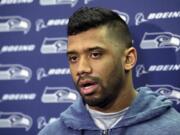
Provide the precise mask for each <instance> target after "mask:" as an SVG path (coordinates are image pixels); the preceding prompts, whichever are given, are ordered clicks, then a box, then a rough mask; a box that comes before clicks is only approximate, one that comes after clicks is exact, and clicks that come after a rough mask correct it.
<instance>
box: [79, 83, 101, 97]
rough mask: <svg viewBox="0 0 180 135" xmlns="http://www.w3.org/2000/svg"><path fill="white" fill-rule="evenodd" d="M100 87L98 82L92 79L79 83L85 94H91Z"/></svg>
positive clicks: (81, 90)
mask: <svg viewBox="0 0 180 135" xmlns="http://www.w3.org/2000/svg"><path fill="white" fill-rule="evenodd" d="M97 87H98V83H97V82H95V81H92V80H83V81H80V83H79V88H80V92H81V93H82V94H83V95H91V94H93V93H94V92H95V90H96V88H97Z"/></svg>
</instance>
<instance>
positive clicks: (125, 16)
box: [113, 10, 129, 24]
mask: <svg viewBox="0 0 180 135" xmlns="http://www.w3.org/2000/svg"><path fill="white" fill-rule="evenodd" d="M113 11H114V12H116V13H117V14H118V15H119V16H120V17H121V18H122V19H123V20H124V21H125V22H126V23H127V24H128V23H129V15H128V14H127V13H125V12H121V11H119V10H113Z"/></svg>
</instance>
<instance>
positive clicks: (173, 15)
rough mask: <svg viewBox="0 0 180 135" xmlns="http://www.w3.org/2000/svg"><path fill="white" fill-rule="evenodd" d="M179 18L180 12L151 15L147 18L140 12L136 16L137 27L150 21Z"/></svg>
mask: <svg viewBox="0 0 180 135" xmlns="http://www.w3.org/2000/svg"><path fill="white" fill-rule="evenodd" d="M179 17H180V11H167V12H157V13H149V15H148V16H147V17H145V15H144V14H143V13H142V12H140V13H137V14H136V15H135V25H140V24H141V23H143V22H147V21H149V20H158V19H173V18H179Z"/></svg>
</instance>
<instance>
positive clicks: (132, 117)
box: [119, 87, 172, 127]
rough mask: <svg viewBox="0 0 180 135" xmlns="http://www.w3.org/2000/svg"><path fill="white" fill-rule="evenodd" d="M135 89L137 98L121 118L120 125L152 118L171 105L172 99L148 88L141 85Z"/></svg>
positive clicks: (163, 112) (165, 110)
mask: <svg viewBox="0 0 180 135" xmlns="http://www.w3.org/2000/svg"><path fill="white" fill-rule="evenodd" d="M137 91H138V95H137V98H136V99H135V101H134V102H133V103H132V105H131V106H130V108H129V110H128V111H127V112H126V114H125V116H124V117H123V119H122V120H121V123H120V125H119V126H120V127H123V126H131V125H134V124H138V123H143V122H144V121H147V120H150V119H154V118H156V117H158V116H160V115H163V114H165V113H166V112H167V111H168V110H169V109H170V108H171V107H172V101H170V100H169V99H168V98H167V97H165V96H163V95H159V94H158V93H155V92H153V91H152V90H151V89H150V88H147V87H141V88H139V89H137Z"/></svg>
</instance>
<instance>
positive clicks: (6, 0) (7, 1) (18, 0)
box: [0, 0, 33, 5]
mask: <svg viewBox="0 0 180 135" xmlns="http://www.w3.org/2000/svg"><path fill="white" fill-rule="evenodd" d="M32 2H33V0H1V1H0V5H11V4H29V3H32Z"/></svg>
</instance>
